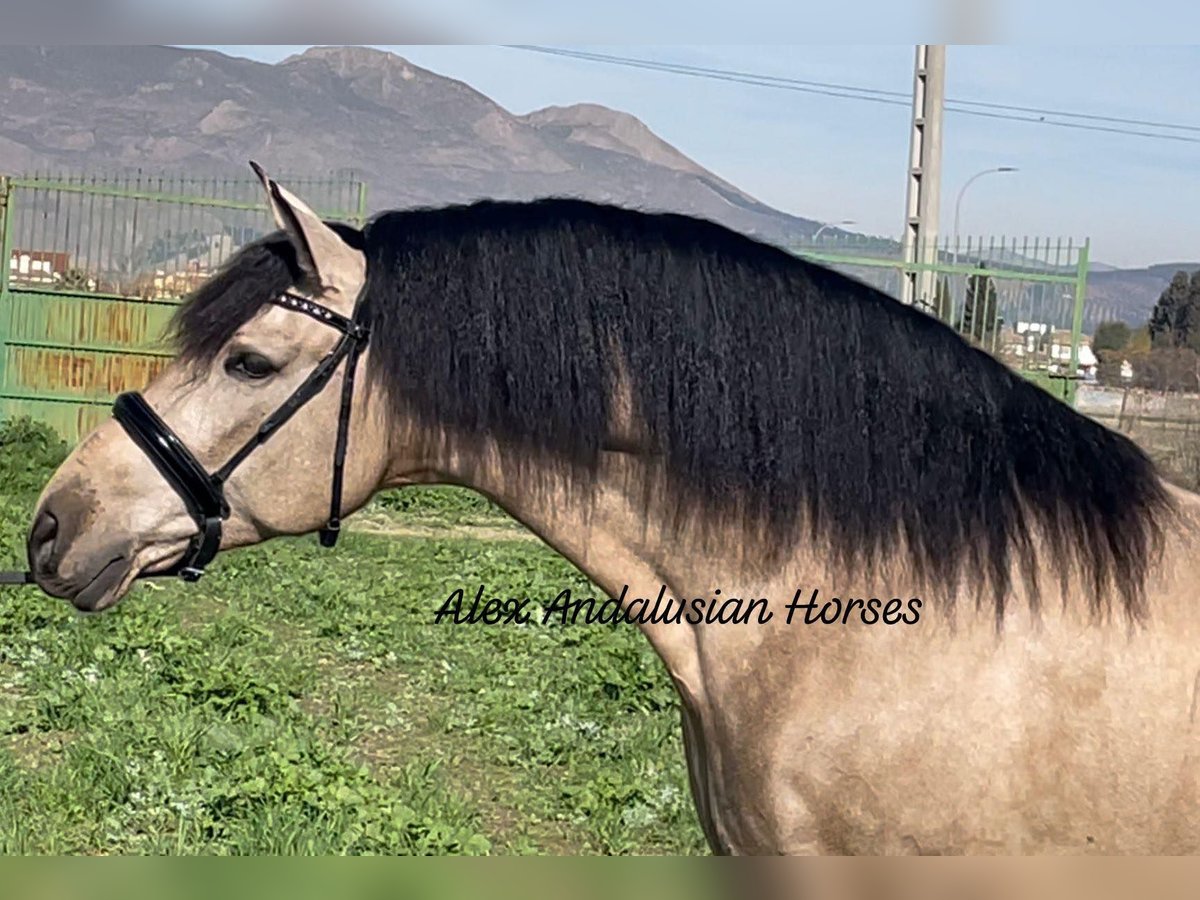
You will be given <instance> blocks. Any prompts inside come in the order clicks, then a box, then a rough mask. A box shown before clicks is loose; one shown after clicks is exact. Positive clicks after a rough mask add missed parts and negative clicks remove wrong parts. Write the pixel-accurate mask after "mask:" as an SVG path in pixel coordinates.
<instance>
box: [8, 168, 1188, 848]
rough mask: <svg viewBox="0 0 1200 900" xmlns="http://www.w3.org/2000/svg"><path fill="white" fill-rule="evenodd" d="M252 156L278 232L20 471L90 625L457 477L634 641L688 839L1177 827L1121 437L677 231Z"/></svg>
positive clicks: (568, 204) (33, 548)
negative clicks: (360, 181)
mask: <svg viewBox="0 0 1200 900" xmlns="http://www.w3.org/2000/svg"><path fill="white" fill-rule="evenodd" d="M262 177H263V183H264V186H265V187H266V190H267V195H268V197H269V198H270V202H271V205H272V208H273V210H274V213H275V216H276V219H277V221H278V223H279V226H280V228H281V231H280V232H278V233H276V234H274V235H271V236H269V237H267V238H265V239H263V240H261V241H258V242H257V243H254V244H252V245H250V246H248V247H246V248H245V249H243V250H242V251H241V252H240V253H239V254H238V255H237V256H236V257H234V258H233V259H232V260H231V261H230V262H229V263H228V265H227V266H226V267H225V268H224V270H223V271H222V272H221V273H219V274H218V275H216V276H215V277H214V278H212V279H211V280H210V281H209V282H207V283H206V284H205V285H204V286H203V287H201V288H200V289H199V290H198V291H197V293H196V294H195V295H194V296H193V297H191V298H190V299H189V300H188V302H187V303H186V304H185V305H184V306H183V307H182V308H181V309H180V311H179V314H178V316H177V318H176V321H175V329H174V333H175V337H176V339H177V343H178V349H179V355H178V357H177V359H176V360H175V361H174V362H173V363H172V364H171V365H170V366H168V367H167V369H166V370H165V371H164V372H163V373H162V375H160V376H159V377H158V378H157V379H156V380H155V381H154V382H153V383H152V384H151V385H149V386H148V387H147V388H146V390H145V395H144V397H142V396H140V395H139V396H136V397H135V396H127V397H126V398H124V399H123V400H121V401H120V402H119V404H118V408H117V410H116V419H114V420H113V421H110V422H106V423H104V424H103V425H101V426H100V427H99V428H98V429H96V431H95V432H93V433H92V434H91V435H90V436H88V437H87V438H86V439H85V440H84V441H82V442H81V443H80V444H79V446H78V447H77V448H76V449H75V451H74V452H73V453H72V455H71V457H70V458H69V459H68V460H67V461H66V462H65V463H64V464H63V466H62V468H61V469H60V470H59V471H58V473H57V474H56V475H55V477H54V479H53V480H52V481H51V483H50V484H49V485H48V486H47V488H46V490H45V493H44V495H43V497H42V499H41V502H40V504H39V508H38V510H37V513H36V518H35V521H34V524H33V527H32V529H31V532H30V542H29V556H30V564H31V567H32V569H33V571H34V577H35V578H36V580H37V582H38V584H40V585H41V587H42V588H43V589H44V590H46V591H47V592H49V593H52V594H54V595H57V596H61V597H65V598H68V599H70V600H72V601H73V602H74V603H75V604H76V605H77V606H79V607H80V608H83V609H89V610H98V609H103V608H106V607H108V606H111V605H112V604H113V603H115V602H117V600H118V599H119V598H121V597H122V596H123V595H124V594H125V593H126V592H127V591H128V590H129V589H130V586H131V585H132V584H133V582H134V580H135V578H136V577H138V576H139V575H142V574H146V573H152V572H162V571H169V570H179V571H182V572H184V573H185V574H188V575H189V576H197V575H198V572H199V571H200V570H202V569H203V567H204V564H205V563H207V562H208V561H209V559H210V558H211V556H212V554H213V553H215V552H216V550H217V549H218V547H219V548H221V549H227V548H230V547H236V546H243V545H248V544H254V543H257V542H260V541H263V540H266V539H268V538H271V537H273V536H276V535H282V534H299V533H306V532H310V531H314V530H316V529H317V528H319V527H322V526H325V528H326V532H325V533H326V535H333V534H336V532H335V531H334V530H332V527H336V523H337V519H338V518H340V517H341V516H343V515H348V514H350V513H351V512H353V511H354V510H356V509H358V508H359V507H361V506H362V505H363V504H364V503H366V502H367V501H368V500H369V499H370V497H371V496H372V495H373V494H374V493H375V492H376V491H378V490H380V489H382V488H385V487H395V486H400V485H410V484H433V483H447V484H460V485H467V486H469V487H472V488H475V489H477V490H479V491H482V492H484V493H485V494H487V495H488V496H490V497H492V498H493V499H494V500H495V501H496V502H497V503H499V504H500V505H501V506H503V507H504V508H505V509H507V510H508V511H509V512H510V513H511V514H512V515H513V516H514V517H516V518H517V519H519V520H520V521H521V522H523V523H525V524H526V525H527V526H528V527H529V528H530V529H531V530H532V531H534V532H535V533H536V534H538V535H539V536H540V537H541V538H542V539H544V540H545V541H546V542H547V543H548V544H550V545H551V546H553V547H555V548H556V549H557V550H558V551H559V552H561V553H562V554H563V555H564V556H566V557H567V558H568V559H570V560H571V561H573V562H574V563H575V564H576V565H577V566H578V567H579V568H580V569H581V570H582V571H583V572H585V573H586V574H587V575H588V576H590V577H591V578H592V579H593V580H594V581H595V582H596V583H597V584H598V585H600V586H601V587H602V588H603V589H604V590H605V591H607V592H609V594H610V596H611V597H614V598H621V603H622V604H625V607H626V612H628V613H629V614H630V616H629V621H631V622H633V623H635V624H634V625H631V626H630V627H638V628H640V629H641V630H642V631H643V633H644V634H645V635H646V637H647V639H648V640H649V641H650V642H651V644H652V645H653V646H654V648H655V650H656V651H657V653H658V654H659V656H660V657H661V659H662V661H663V663H664V665H665V666H666V668H667V670H668V671H669V672H670V675H671V677H672V679H673V681H674V684H675V685H676V687H677V689H678V692H679V696H680V698H681V701H682V704H681V705H682V710H683V716H682V718H683V729H684V737H685V743H686V748H687V754H688V763H689V769H690V773H691V779H692V789H693V794H694V797H695V801H696V807H697V810H698V813H699V816H700V819H701V822H702V823H703V825H704V829H705V832H706V834H707V836H708V839H709V842H710V844H711V845H712V847H713V848H714V850H717V851H721V852H736V853H776V852H788V853H809V852H824V853H910V852H911V853H919V852H933V853H956V852H968V853H971V852H1007V853H1011V852H1088V851H1099V852H1134V853H1163V852H1166V853H1172V852H1192V851H1196V850H1198V849H1200V830H1198V829H1197V827H1196V823H1197V813H1198V810H1200V805H1198V800H1200V797H1198V796H1197V792H1198V790H1200V787H1198V785H1200V763H1198V759H1200V756H1198V752H1197V751H1200V742H1198V740H1197V731H1196V727H1197V726H1196V721H1195V720H1196V709H1197V695H1196V690H1197V684H1198V683H1200V624H1198V622H1200V616H1198V615H1197V610H1196V608H1195V606H1196V604H1195V593H1196V592H1195V585H1196V584H1197V575H1198V574H1200V573H1198V572H1197V569H1198V567H1200V526H1198V523H1200V518H1198V515H1197V512H1198V509H1200V506H1198V499H1200V498H1197V497H1195V496H1193V495H1191V494H1188V493H1185V492H1183V491H1180V490H1178V489H1176V488H1173V487H1170V486H1168V485H1166V484H1164V483H1163V482H1162V481H1161V480H1160V479H1159V478H1158V476H1157V475H1156V473H1155V471H1154V469H1153V467H1152V466H1151V464H1150V463H1149V462H1148V460H1147V459H1146V458H1145V457H1144V455H1143V454H1142V453H1141V452H1140V451H1139V450H1138V449H1137V448H1135V447H1134V445H1133V444H1131V443H1130V442H1129V441H1127V440H1126V439H1125V438H1123V437H1121V436H1119V435H1116V434H1114V433H1112V432H1110V431H1108V430H1106V429H1105V428H1103V427H1102V426H1100V425H1098V424H1096V423H1094V422H1092V421H1090V420H1088V419H1086V418H1084V417H1083V416H1080V415H1078V414H1076V413H1075V412H1074V411H1073V410H1071V409H1070V408H1068V407H1067V406H1065V405H1064V404H1062V403H1060V402H1058V401H1057V400H1055V399H1054V398H1052V397H1051V396H1050V395H1049V394H1047V393H1045V392H1043V391H1042V390H1041V389H1040V388H1038V387H1036V386H1034V385H1032V384H1030V383H1028V382H1026V381H1025V380H1023V379H1021V378H1020V377H1018V376H1016V375H1014V374H1013V373H1012V372H1010V371H1009V370H1008V369H1006V368H1005V367H1004V366H1003V365H1001V364H1000V363H999V362H997V361H995V360H994V359H992V358H991V357H989V356H987V355H986V354H984V353H982V352H980V351H978V350H975V349H973V348H971V347H970V346H968V345H967V344H966V343H965V342H964V341H963V340H961V339H960V338H959V337H958V336H956V335H955V334H954V333H953V332H952V331H951V330H950V329H949V328H947V327H945V326H943V325H942V324H941V323H939V322H938V321H936V320H935V319H933V318H932V317H929V316H927V315H925V314H923V313H921V312H919V311H917V310H914V309H912V308H909V307H906V306H903V305H901V304H900V303H897V302H895V301H894V300H892V299H890V298H888V297H886V296H884V295H883V294H881V293H879V292H878V291H875V290H873V289H871V288H869V287H867V286H865V285H863V284H860V283H858V282H856V281H853V280H851V279H848V278H846V277H843V276H842V275H839V274H837V273H835V272H832V271H830V270H828V269H825V268H823V267H820V266H816V265H813V264H811V263H807V262H804V261H802V260H800V259H797V258H795V257H793V256H792V255H790V254H788V253H785V252H784V251H782V250H779V249H776V248H773V247H770V246H767V245H765V244H762V243H759V242H756V241H754V240H752V239H750V238H747V237H743V236H740V235H737V234H735V233H732V232H730V231H728V230H726V229H724V228H722V227H720V226H717V225H715V224H711V223H708V222H702V221H697V220H694V219H690V218H687V217H683V216H678V215H651V214H645V213H639V212H634V211H628V210H621V209H616V208H612V207H607V206H602V205H596V204H590V203H585V202H581V201H569V200H545V201H539V202H533V203H498V202H481V203H477V204H474V205H469V206H459V207H452V208H446V209H432V210H416V211H405V212H390V213H385V214H381V215H379V216H377V217H376V218H375V219H373V220H372V221H371V222H370V223H369V224H368V225H367V226H366V227H365V228H364V229H362V230H361V231H359V230H356V229H351V228H347V227H344V226H340V225H338V226H330V225H327V224H325V223H322V222H321V221H320V220H319V218H318V217H317V216H316V215H315V214H313V213H312V211H311V210H310V209H309V208H308V207H307V206H305V205H304V203H303V202H301V201H300V200H299V199H297V198H296V197H294V196H292V195H291V194H290V193H288V192H287V191H286V190H285V189H283V188H281V187H279V186H278V185H276V184H274V183H273V182H271V181H270V180H269V179H268V178H267V177H266V176H265V175H263V176H262ZM356 370H357V372H358V377H357V379H355V378H353V377H352V376H353V374H354V372H355V371H356ZM339 423H341V424H340V426H339ZM331 505H332V516H331V512H330V507H331ZM330 518H332V520H333V521H332V527H331V524H330V522H329V519H330ZM398 589H399V588H398ZM664 595H665V596H668V597H674V598H717V597H725V598H732V597H737V598H758V599H762V600H763V601H764V605H763V606H761V607H759V610H758V611H759V614H757V615H754V616H742V617H739V616H737V615H731V616H729V617H724V618H723V614H722V613H721V611H720V610H718V613H717V615H716V616H712V615H698V616H690V615H689V616H666V615H659V616H656V615H654V614H652V613H651V612H650V610H651V607H650V606H649V603H650V600H651V598H661V597H662V596H664ZM635 600H641V601H642V603H641V606H640V607H637V608H636V609H635V608H634V606H635V604H634V601H635ZM434 602H435V601H434V598H431V604H433V603H434ZM789 606H790V607H791V608H790V609H789ZM801 606H803V609H800V607H801ZM767 608H769V609H771V610H773V612H774V614H773V615H763V614H761V613H762V612H763V610H764V609H767ZM635 613H636V614H635ZM791 613H796V614H795V615H792V614H791ZM431 614H432V609H431Z"/></svg>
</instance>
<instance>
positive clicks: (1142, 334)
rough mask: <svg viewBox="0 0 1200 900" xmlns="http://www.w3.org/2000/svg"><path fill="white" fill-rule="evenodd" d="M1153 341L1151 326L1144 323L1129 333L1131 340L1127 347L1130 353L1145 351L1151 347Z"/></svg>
mask: <svg viewBox="0 0 1200 900" xmlns="http://www.w3.org/2000/svg"><path fill="white" fill-rule="evenodd" d="M1151 346H1152V341H1151V338H1150V326H1149V325H1143V326H1142V327H1141V328H1139V329H1138V330H1137V331H1135V332H1133V333H1132V334H1131V335H1129V342H1128V343H1127V344H1126V345H1125V349H1126V350H1127V351H1129V352H1130V353H1144V352H1146V351H1148V350H1149V349H1150V347H1151Z"/></svg>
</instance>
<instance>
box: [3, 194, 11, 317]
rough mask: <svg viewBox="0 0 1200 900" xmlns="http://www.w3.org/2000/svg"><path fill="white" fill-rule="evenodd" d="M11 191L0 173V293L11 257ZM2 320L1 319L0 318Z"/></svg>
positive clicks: (4, 289)
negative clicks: (9, 219)
mask: <svg viewBox="0 0 1200 900" xmlns="http://www.w3.org/2000/svg"><path fill="white" fill-rule="evenodd" d="M11 192H12V184H11V182H10V181H9V178H8V176H7V175H0V259H2V260H3V262H0V295H2V294H4V293H5V292H6V291H7V290H8V267H9V265H10V263H9V260H10V258H11V250H10V248H9V246H8V242H9V233H10V232H9V227H8V213H9V196H10V194H11ZM0 321H3V320H0Z"/></svg>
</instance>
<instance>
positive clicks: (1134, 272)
mask: <svg viewBox="0 0 1200 900" xmlns="http://www.w3.org/2000/svg"><path fill="white" fill-rule="evenodd" d="M1197 269H1200V262H1191V263H1184V262H1181V263H1160V264H1158V265H1154V266H1147V267H1146V268H1143V269H1113V268H1111V267H1105V268H1103V269H1100V268H1098V267H1093V268H1092V269H1091V271H1090V272H1089V273H1088V289H1087V307H1086V309H1087V321H1086V322H1085V323H1084V330H1085V331H1091V330H1092V329H1094V328H1095V326H1096V325H1098V324H1099V323H1100V322H1106V321H1120V322H1124V323H1125V324H1127V325H1129V326H1130V327H1133V328H1139V327H1141V326H1142V325H1145V324H1146V321H1147V320H1148V319H1149V318H1150V311H1151V310H1152V309H1154V304H1155V303H1157V302H1158V298H1159V297H1160V296H1161V295H1162V292H1163V291H1164V290H1166V287H1167V285H1168V284H1170V283H1171V278H1172V277H1173V276H1174V275H1175V273H1176V272H1178V271H1180V270H1182V271H1184V272H1187V273H1189V274H1191V273H1192V272H1195V271H1196V270H1197Z"/></svg>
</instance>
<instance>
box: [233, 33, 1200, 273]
mask: <svg viewBox="0 0 1200 900" xmlns="http://www.w3.org/2000/svg"><path fill="white" fill-rule="evenodd" d="M213 49H217V50H221V51H223V52H225V53H230V54H233V55H238V56H247V57H250V58H253V59H258V60H262V61H266V62H275V61H278V60H280V59H283V58H284V57H286V56H288V55H290V54H292V53H295V52H298V51H300V50H303V49H304V48H303V47H295V46H278V45H276V46H223V47H214V48H213ZM383 49H387V50H391V51H393V52H395V53H398V54H400V55H402V56H404V57H405V58H407V59H409V60H410V61H411V62H413V63H415V64H417V65H419V66H422V67H424V68H427V69H430V70H432V71H434V72H437V73H439V74H442V75H448V76H450V77H453V78H458V79H460V80H462V81H465V82H467V83H468V84H470V85H471V86H473V87H475V88H476V89H478V90H480V91H482V92H483V93H485V94H487V95H488V96H489V97H491V98H492V99H494V100H495V101H497V102H498V103H500V104H501V105H502V106H504V107H506V108H507V109H509V110H511V111H512V112H516V113H524V112H528V111H530V110H532V109H536V108H539V107H542V106H547V105H550V104H560V105H562V104H569V103H578V102H584V101H587V102H595V103H603V104H605V105H607V106H611V107H614V108H617V109H622V110H625V111H627V112H631V113H633V114H635V115H636V116H638V117H639V118H641V119H642V120H643V121H645V122H646V123H647V124H648V125H649V126H650V127H651V128H652V129H654V131H655V132H657V133H658V134H659V135H660V136H661V137H663V138H664V139H665V140H667V141H669V142H670V143H672V144H674V145H675V146H676V147H678V148H679V149H680V150H682V151H683V152H684V153H686V154H688V155H689V156H691V157H692V158H693V159H695V160H697V161H698V162H699V163H701V164H702V165H704V166H707V167H708V168H710V169H712V170H713V171H714V172H716V173H717V174H719V175H720V176H722V177H723V178H725V179H727V180H729V181H731V182H733V183H734V184H737V185H738V186H739V187H741V188H742V189H743V190H745V191H747V192H749V193H751V194H753V195H755V196H757V197H758V198H759V199H761V200H763V201H765V202H767V203H769V204H771V205H773V206H775V207H778V208H780V209H783V210H786V211H788V212H792V213H795V214H797V215H802V216H806V217H809V218H813V219H818V220H821V221H838V220H843V219H853V220H854V221H855V222H856V223H857V225H856V226H854V228H853V229H852V230H861V231H866V232H870V233H874V234H888V235H898V234H899V232H900V227H901V223H902V221H903V215H904V188H905V174H906V173H905V166H906V162H907V156H908V139H909V122H908V120H909V110H908V108H907V106H903V105H902V106H891V105H884V104H880V103H872V102H866V101H862V100H856V99H843V98H835V97H827V96H819V95H814V94H807V93H798V92H795V91H789V90H779V89H773V88H766V87H754V86H749V85H744V84H735V83H729V82H722V81H713V80H708V79H702V78H694V77H686V76H681V75H675V74H667V73H659V72H651V71H646V70H638V69H629V68H620V67H616V66H612V65H607V64H601V63H591V62H583V61H578V60H572V59H563V58H556V57H549V56H543V55H538V54H534V53H529V52H523V51H519V50H515V49H508V48H504V47H496V46H478V45H467V46H429V45H424V46H396V47H386V48H383ZM582 49H587V50H590V51H593V52H600V53H607V54H613V55H621V56H628V57H638V58H645V59H654V60H661V61H667V62H676V63H684V64H688V65H699V66H707V67H716V68H723V69H732V70H738V71H744V72H755V73H762V74H766V75H776V76H785V77H789V78H798V79H810V80H814V81H824V82H836V83H839V84H846V85H854V86H858V87H869V88H881V89H885V90H900V91H909V90H911V87H912V66H913V52H914V51H913V48H912V47H911V46H891V47H889V46H882V47H881V46H871V47H830V46H812V47H808V46H796V47H781V46H767V47H745V46H736V47H734V46H689V47H681V46H666V47H663V46H620V47H615V46H604V47H596V46H591V47H587V48H582ZM946 69H947V75H946V80H947V91H946V93H947V96H948V97H950V98H959V99H966V100H981V101H988V102H992V103H1005V104H1015V105H1021V106H1030V107H1040V108H1046V109H1053V110H1067V111H1071V112H1077V113H1089V114H1093V115H1098V116H1116V117H1123V118H1131V119H1140V120H1147V121H1154V122H1167V123H1173V124H1176V125H1185V126H1190V128H1191V129H1192V130H1181V129H1176V130H1173V131H1170V132H1168V133H1171V134H1175V135H1178V136H1180V137H1185V138H1187V139H1188V141H1189V142H1183V141H1168V140H1159V139H1151V138H1144V137H1134V136H1129V135H1121V134H1109V133H1102V132H1095V131H1079V130H1075V129H1068V128H1060V127H1056V126H1054V125H1050V124H1042V123H1036V122H1013V121H1004V120H999V119H991V118H981V117H976V116H968V115H962V114H958V113H954V112H950V111H947V113H946V119H945V132H946V134H945V141H944V144H943V155H944V158H943V182H942V227H941V230H942V233H943V234H949V233H950V232H951V231H952V225H953V215H954V204H955V198H956V196H957V194H958V191H959V189H960V188H961V187H962V185H963V183H964V182H965V181H966V179H968V178H969V177H971V175H973V174H974V173H975V172H978V171H979V170H981V169H985V168H990V167H993V166H1001V165H1006V166H1016V167H1018V168H1019V170H1020V171H1018V172H1015V173H1011V174H997V175H989V176H986V177H984V178H981V179H979V180H978V181H977V182H975V183H974V184H973V185H972V186H971V188H970V189H969V191H968V192H967V193H966V195H965V196H964V199H963V202H962V227H961V232H962V234H963V235H964V236H965V235H966V234H968V233H970V234H987V235H1018V236H1024V235H1029V236H1033V235H1040V236H1054V237H1058V236H1063V237H1074V238H1076V239H1079V238H1083V237H1090V238H1091V239H1092V258H1093V259H1094V260H1097V261H1101V262H1106V263H1110V264H1113V265H1121V266H1135V265H1146V264H1150V263H1155V262H1174V261H1182V260H1196V259H1200V103H1198V102H1197V100H1198V96H1200V94H1198V88H1200V47H1128V48H1124V47H1108V48H1102V47H1047V46H1042V47H1013V46H952V47H950V48H949V49H948V51H947V66H946ZM1048 118H1053V117H1048ZM1094 124H1098V125H1105V126H1108V125H1109V124H1110V123H1104V122H1096V123H1094ZM1111 127H1125V128H1130V127H1133V128H1136V127H1137V126H1122V125H1112V126H1111Z"/></svg>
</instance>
